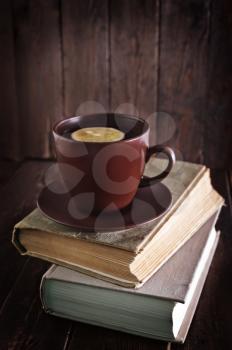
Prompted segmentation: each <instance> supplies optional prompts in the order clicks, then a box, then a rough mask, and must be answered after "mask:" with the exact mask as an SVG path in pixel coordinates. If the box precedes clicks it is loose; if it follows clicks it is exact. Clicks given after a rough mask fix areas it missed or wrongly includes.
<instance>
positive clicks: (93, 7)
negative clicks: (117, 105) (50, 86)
mask: <svg viewBox="0 0 232 350" xmlns="http://www.w3.org/2000/svg"><path fill="white" fill-rule="evenodd" d="M61 11H62V42H63V60H64V113H65V116H70V115H71V116H72V115H75V114H76V113H77V112H79V113H94V112H96V110H97V109H99V111H102V109H104V108H105V109H106V110H107V109H108V85H109V81H108V79H109V76H108V2H107V0H102V1H91V0H87V1H81V0H63V1H62V7H61ZM90 101H92V102H90ZM93 101H95V103H94V102H93ZM98 104H99V105H98Z"/></svg>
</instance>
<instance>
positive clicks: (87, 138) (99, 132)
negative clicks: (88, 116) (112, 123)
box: [71, 127, 125, 142]
mask: <svg viewBox="0 0 232 350" xmlns="http://www.w3.org/2000/svg"><path fill="white" fill-rule="evenodd" d="M124 136H125V134H124V132H122V131H120V130H117V129H114V128H106V127H92V128H83V129H79V130H76V131H74V132H73V133H72V134H71V137H72V139H73V140H75V141H82V142H115V141H120V140H122V139H123V138H124Z"/></svg>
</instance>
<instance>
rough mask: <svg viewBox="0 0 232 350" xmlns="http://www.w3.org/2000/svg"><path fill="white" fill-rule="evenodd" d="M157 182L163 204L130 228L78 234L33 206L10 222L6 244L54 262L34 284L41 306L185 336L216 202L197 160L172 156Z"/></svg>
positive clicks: (204, 269) (111, 324)
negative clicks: (166, 195) (164, 193)
mask: <svg viewBox="0 0 232 350" xmlns="http://www.w3.org/2000/svg"><path fill="white" fill-rule="evenodd" d="M162 162H163V161H162V160H157V159H156V160H155V161H152V160H151V161H150V162H149V165H148V167H147V169H146V174H147V175H148V176H149V175H150V176H151V175H154V173H155V172H156V170H157V164H158V165H159V167H161V166H162ZM163 183H164V184H165V185H166V186H167V187H168V188H169V190H170V191H171V193H172V198H173V202H172V207H171V209H170V210H169V211H168V212H166V213H165V214H164V215H163V216H162V217H161V218H159V219H157V220H155V221H153V222H149V223H146V224H144V225H139V226H137V227H135V228H130V229H127V230H121V231H117V232H93V233H90V232H78V231H77V230H75V229H73V228H71V227H68V226H64V225H61V224H58V223H56V222H54V221H53V220H50V219H48V218H47V217H45V216H44V215H43V214H42V213H41V212H40V210H39V209H35V210H34V211H33V212H32V213H31V214H29V215H28V216H27V217H25V218H24V219H23V220H22V221H21V222H19V223H18V224H17V225H16V226H15V228H14V232H13V244H14V245H15V246H16V248H17V249H18V250H19V251H20V253H21V254H28V255H31V256H34V257H37V258H40V259H44V260H47V261H50V262H52V263H53V264H55V265H52V267H51V268H50V269H49V270H48V271H47V272H46V274H45V275H44V276H43V278H42V282H41V290H40V293H41V300H42V304H43V307H44V310H45V311H46V312H48V313H51V314H53V315H57V316H61V317H66V318H70V319H73V320H78V321H81V322H85V323H90V324H94V325H100V326H103V327H108V328H112V329H116V330H121V331H125V332H129V333H133V334H138V335H141V336H145V337H151V338H156V339H162V340H168V341H178V342H183V341H184V340H185V337H186V335H187V332H188V329H189V326H190V323H191V320H192V317H193V315H194V311H195V309H196V306H197V303H198V300H199V297H200V293H201V290H202V288H203V285H204V281H205V279H206V276H207V273H208V270H209V267H210V264H211V261H212V258H213V255H214V252H215V249H216V246H217V242H218V238H219V233H218V232H216V231H215V223H216V220H217V217H218V215H219V212H220V209H221V207H222V205H223V202H224V201H223V198H222V197H221V196H220V195H219V194H218V193H217V192H216V191H215V190H214V189H213V187H212V185H211V181H210V174H209V170H208V169H207V168H206V167H205V166H203V165H198V164H192V163H188V162H180V161H178V162H176V164H175V166H174V169H173V171H172V173H171V174H170V175H169V176H168V177H167V178H166V179H165V180H164V181H163ZM141 210H143V208H142V207H141Z"/></svg>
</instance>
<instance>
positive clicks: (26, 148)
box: [0, 0, 232, 167]
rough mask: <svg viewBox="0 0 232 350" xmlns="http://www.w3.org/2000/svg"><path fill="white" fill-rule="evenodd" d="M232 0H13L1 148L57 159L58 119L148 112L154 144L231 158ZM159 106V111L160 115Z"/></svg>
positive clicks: (2, 19)
mask: <svg viewBox="0 0 232 350" xmlns="http://www.w3.org/2000/svg"><path fill="white" fill-rule="evenodd" d="M231 11H232V4H231V2H230V1H229V0H222V1H217V0H212V1H211V0H206V1H201V0H189V1H181V0H177V1H171V0H163V1H161V0H155V1H153V0H143V1H142V0H124V1H121V0H119V1H116V0H103V1H96V0H87V1H81V0H76V1H74V0H48V1H46V2H44V1H41V0H35V1H29V0H13V1H12V2H7V1H2V2H1V8H0V23H1V24H0V38H1V49H0V51H1V54H0V71H1V77H2V79H1V82H0V156H1V158H10V159H17V160H19V159H23V158H28V157H30V158H49V157H51V155H52V151H51V136H50V132H49V130H50V129H51V125H52V124H53V123H54V121H56V120H58V119H61V118H64V117H67V116H69V115H74V114H76V113H89V112H94V111H103V110H111V111H114V110H118V111H120V112H129V113H133V114H139V115H141V116H144V117H145V118H147V120H148V121H149V123H150V125H151V128H152V137H151V142H152V143H154V142H167V143H169V144H170V145H172V146H173V147H174V148H175V149H176V152H177V155H178V158H182V159H185V160H190V161H197V162H203V163H205V164H207V165H208V166H211V167H228V166H229V165H231V164H232V161H231V159H232V147H231V138H232V116H231V114H232V104H231V102H230V100H231V97H230V93H231V90H232V78H231V77H232V74H231V73H232V72H231V60H232V42H231V36H232V23H231V18H232V16H231ZM156 112H157V113H156Z"/></svg>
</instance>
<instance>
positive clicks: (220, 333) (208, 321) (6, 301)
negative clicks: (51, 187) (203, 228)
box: [0, 161, 232, 350]
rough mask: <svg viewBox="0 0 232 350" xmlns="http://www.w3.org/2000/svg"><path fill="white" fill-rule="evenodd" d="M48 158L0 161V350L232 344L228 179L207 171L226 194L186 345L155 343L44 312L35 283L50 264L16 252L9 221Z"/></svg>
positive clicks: (23, 205)
mask: <svg viewBox="0 0 232 350" xmlns="http://www.w3.org/2000/svg"><path fill="white" fill-rule="evenodd" d="M49 165H50V162H48V161H25V162H23V163H12V162H0V213H1V222H0V350H13V349H15V350H16V349H17V350H21V349H22V350H27V349H43V350H46V349H54V350H74V349H75V350H77V349H78V350H79V349H80V350H94V349H101V350H103V349H104V350H107V349H109V350H111V349H112V350H114V349H115V350H116V349H118V350H122V349H125V350H129V349H133V350H161V349H162V350H163V349H169V350H170V349H175V350H177V349H183V350H184V349H188V350H190V349H194V350H195V349H197V350H200V349H207V350H208V349H215V350H219V349H220V350H221V349H229V348H231V342H230V338H231V333H232V326H231V313H232V282H231V279H232V230H231V226H232V225H231V217H232V205H231V181H230V179H231V177H230V176H229V172H227V171H224V170H214V171H212V172H211V174H212V180H213V184H214V186H215V188H216V189H217V190H218V191H219V192H220V193H221V194H222V195H223V196H224V197H225V199H226V204H227V206H226V207H225V208H223V210H222V213H221V216H220V218H219V221H218V225H217V228H219V229H220V230H221V232H222V235H221V238H220V242H219V245H218V248H217V251H216V254H215V257H214V260H213V264H212V266H211V268H210V272H209V275H208V278H207V281H206V283H205V287H204V290H203V292H202V295H201V298H200V302H199V305H198V308H197V311H196V314H195V317H194V319H193V322H192V325H191V328H190V331H189V334H188V337H187V339H186V342H185V344H184V345H178V344H170V343H165V342H159V341H155V340H151V339H145V338H142V337H137V336H133V335H129V334H124V333H122V332H117V331H113V330H108V329H103V328H101V327H96V326H90V325H85V324H82V323H78V322H72V321H68V320H65V319H59V318H56V317H53V316H50V315H46V314H45V313H44V312H43V310H42V309H41V304H40V299H39V285H40V280H41V276H42V274H43V273H44V272H45V271H46V270H47V268H48V266H49V264H48V263H46V262H43V261H40V260H37V259H33V258H30V257H23V256H20V255H19V253H18V252H17V251H16V249H15V248H14V247H13V245H12V243H11V233H12V228H13V225H14V224H15V223H16V222H17V221H19V220H20V219H21V218H23V216H25V215H26V214H28V213H29V212H30V211H31V210H32V209H33V208H34V207H35V204H36V198H37V196H38V194H39V192H40V190H41V188H42V187H43V173H44V171H45V170H46V168H47V167H48V166H49Z"/></svg>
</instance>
